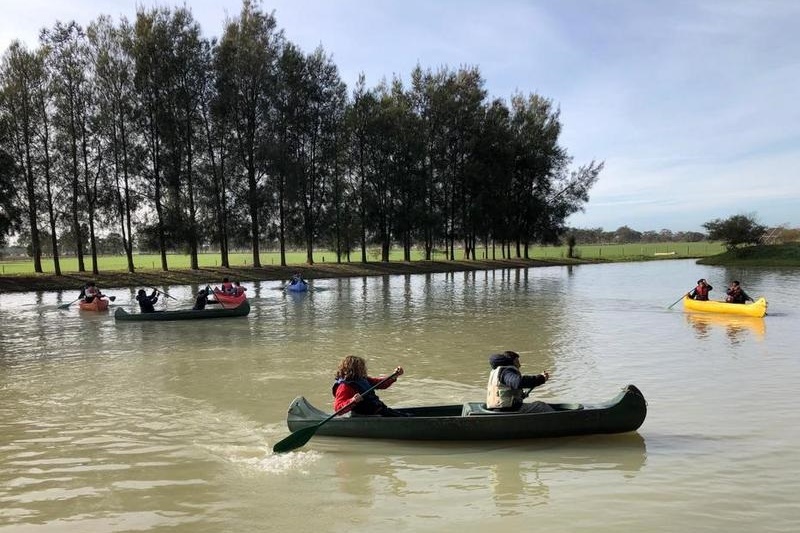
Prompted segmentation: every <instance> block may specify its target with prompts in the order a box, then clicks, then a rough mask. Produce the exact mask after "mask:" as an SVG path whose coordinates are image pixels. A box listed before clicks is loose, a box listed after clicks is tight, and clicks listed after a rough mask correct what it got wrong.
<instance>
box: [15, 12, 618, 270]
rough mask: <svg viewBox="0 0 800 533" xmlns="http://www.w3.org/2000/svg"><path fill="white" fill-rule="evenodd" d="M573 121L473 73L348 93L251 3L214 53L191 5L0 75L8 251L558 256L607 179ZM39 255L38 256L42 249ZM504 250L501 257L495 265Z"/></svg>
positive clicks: (361, 86)
mask: <svg viewBox="0 0 800 533" xmlns="http://www.w3.org/2000/svg"><path fill="white" fill-rule="evenodd" d="M561 128H562V124H561V122H560V110H559V109H558V107H557V106H556V105H555V104H554V103H553V101H552V100H550V99H547V98H545V97H542V96H540V95H538V94H528V95H524V94H522V93H517V94H514V95H512V96H511V97H510V99H508V100H504V99H500V98H490V97H489V95H488V94H487V90H486V88H485V81H484V79H483V78H482V76H481V73H480V70H479V69H478V68H477V67H467V66H462V67H459V68H457V69H453V68H450V67H447V66H444V67H439V68H438V69H436V70H431V69H426V68H423V67H422V66H419V65H418V66H417V67H416V68H415V69H414V70H413V71H412V72H411V73H410V77H409V80H407V81H404V80H403V79H402V78H401V77H399V76H397V75H395V76H394V77H392V78H391V79H384V80H382V81H380V82H378V83H377V84H376V85H374V86H368V85H367V82H366V79H365V77H364V76H363V75H362V76H360V78H359V79H358V81H357V82H356V83H355V85H354V87H352V88H351V89H348V87H347V86H346V85H345V83H344V82H343V81H342V79H341V77H340V74H339V71H338V68H337V66H336V64H335V63H334V62H333V60H332V58H331V57H330V55H328V54H327V53H326V52H325V50H324V49H323V48H322V47H319V48H317V49H316V50H314V51H313V52H310V53H305V52H304V51H303V50H301V49H300V48H299V47H298V46H296V45H295V44H294V43H292V42H291V41H290V40H289V39H288V38H287V37H286V35H285V34H284V32H283V31H282V30H281V29H279V27H278V24H277V21H276V19H275V16H274V14H272V13H269V12H266V11H264V10H263V8H262V7H261V6H260V5H259V4H257V3H254V2H252V1H250V0H244V2H243V3H242V7H241V11H240V13H239V14H238V16H236V17H234V18H232V19H229V20H226V21H224V24H223V31H222V36H221V37H220V38H218V39H216V38H214V39H211V38H206V37H204V34H203V32H202V31H201V28H200V26H199V24H198V23H197V21H196V20H194V18H193V16H192V13H191V11H190V10H189V9H188V8H185V7H176V8H165V7H161V8H151V9H144V8H140V9H139V11H138V12H137V14H136V19H135V20H134V21H132V22H131V21H128V20H127V19H125V18H122V19H120V20H118V21H116V22H115V21H113V20H112V19H111V18H110V17H108V16H100V17H98V18H97V19H96V20H94V21H93V22H91V23H90V24H89V25H88V27H86V28H82V27H81V26H79V25H78V24H76V23H74V22H70V23H62V22H57V23H55V24H54V25H53V26H52V27H50V28H45V29H43V30H42V31H41V35H40V40H39V43H38V47H37V48H35V49H31V48H28V47H27V46H26V45H25V44H23V43H21V42H19V41H15V42H14V43H12V44H11V45H10V46H9V48H8V49H7V50H6V51H5V52H4V54H3V57H2V64H0V193H2V196H3V204H2V207H3V208H2V211H0V234H2V235H3V236H6V235H8V234H10V233H17V234H18V235H25V238H26V239H27V240H29V243H30V249H31V253H32V256H33V260H34V268H35V270H36V271H37V272H41V271H42V265H41V261H42V254H43V250H44V252H45V253H47V254H48V255H51V256H52V258H53V260H54V264H55V271H56V273H57V274H60V273H61V269H60V265H59V257H60V256H61V255H62V254H70V255H74V256H76V257H77V260H78V268H79V270H80V271H85V270H86V268H85V265H86V257H87V255H91V259H92V261H91V264H92V269H93V270H94V272H95V273H96V272H97V264H98V263H97V254H98V245H97V242H98V238H99V237H100V236H103V235H108V234H115V235H118V236H119V238H120V240H121V243H122V248H123V249H124V253H125V255H126V256H127V258H128V270H129V271H130V272H133V271H134V262H133V254H134V253H136V252H137V251H144V250H148V251H156V250H157V251H158V252H159V254H160V256H161V268H162V269H163V270H168V268H169V265H168V252H171V251H178V250H180V251H185V252H188V254H189V255H190V258H191V265H192V268H197V267H198V259H197V257H198V253H200V252H201V251H203V250H205V249H208V248H213V249H214V250H219V253H220V260H221V261H220V263H221V264H222V265H223V266H228V254H229V250H232V249H242V248H246V249H249V250H250V251H251V252H252V258H253V265H254V266H256V267H259V266H261V263H260V252H261V251H262V249H264V248H267V247H268V248H269V249H272V250H275V249H277V250H279V251H280V257H281V264H283V265H285V264H286V260H285V253H286V250H287V248H288V247H300V248H301V249H305V250H306V252H307V258H308V262H309V263H312V262H313V256H312V254H313V250H314V249H315V247H320V248H325V249H331V250H333V251H334V252H335V253H336V257H337V261H344V260H346V261H350V260H351V253H352V254H356V255H357V254H360V260H361V261H367V247H368V246H379V247H380V249H381V260H382V261H388V260H389V251H390V249H391V248H393V247H402V249H403V251H404V257H405V259H406V260H410V258H411V250H412V248H418V249H420V250H422V251H423V252H424V256H425V257H426V258H427V259H430V258H431V254H432V253H433V252H434V250H435V249H443V250H444V251H445V252H446V254H447V257H449V258H450V259H455V258H456V257H455V255H456V250H457V249H459V250H463V253H464V256H465V257H467V258H473V259H474V258H475V254H476V250H477V249H478V248H479V247H480V246H483V247H484V249H485V251H486V253H487V256H491V257H496V256H497V255H500V256H502V257H511V256H512V255H516V256H517V257H527V253H528V246H529V245H532V244H534V243H553V242H556V241H557V240H558V239H559V237H560V235H561V234H562V233H563V231H564V223H565V219H566V218H567V217H568V216H569V215H570V214H572V213H574V212H576V211H578V210H580V209H581V208H582V206H583V205H584V204H585V202H586V201H588V192H589V190H590V188H591V187H592V185H593V184H594V183H595V181H596V180H597V177H598V175H599V173H600V171H601V170H602V166H603V165H602V163H598V162H595V161H591V162H589V163H587V164H585V165H582V166H578V167H573V164H572V163H573V162H572V158H571V157H570V156H569V154H568V153H567V150H566V149H565V148H564V147H563V146H562V145H561V144H560V143H559V136H560V134H561ZM43 241H45V242H43ZM498 247H499V249H500V250H499V252H498V251H497V248H498Z"/></svg>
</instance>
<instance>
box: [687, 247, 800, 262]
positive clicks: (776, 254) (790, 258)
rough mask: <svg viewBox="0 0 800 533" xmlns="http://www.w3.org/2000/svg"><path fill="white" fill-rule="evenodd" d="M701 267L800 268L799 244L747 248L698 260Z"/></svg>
mask: <svg viewBox="0 0 800 533" xmlns="http://www.w3.org/2000/svg"><path fill="white" fill-rule="evenodd" d="M698 263H700V264H702V265H719V266H752V267H800V243H790V244H773V245H769V246H767V245H763V246H748V247H747V248H740V249H737V250H731V251H729V252H725V253H721V254H719V255H714V256H711V257H705V258H703V259H700V260H699V261H698Z"/></svg>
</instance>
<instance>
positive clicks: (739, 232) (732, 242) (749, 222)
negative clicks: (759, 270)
mask: <svg viewBox="0 0 800 533" xmlns="http://www.w3.org/2000/svg"><path fill="white" fill-rule="evenodd" d="M703 227H704V228H706V229H707V230H708V238H709V239H710V240H712V241H722V242H724V243H725V246H726V248H728V250H734V249H736V248H737V247H739V246H742V245H748V244H758V243H759V242H761V239H762V237H763V236H764V232H765V231H766V227H765V226H762V225H761V224H759V223H758V222H757V221H756V220H755V218H754V217H752V216H748V215H733V216H731V217H728V218H726V219H720V218H717V219H714V220H711V221H709V222H706V223H705V224H703Z"/></svg>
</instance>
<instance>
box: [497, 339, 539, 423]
mask: <svg viewBox="0 0 800 533" xmlns="http://www.w3.org/2000/svg"><path fill="white" fill-rule="evenodd" d="M489 365H490V366H491V367H492V371H491V372H490V373H489V383H487V385H486V407H487V408H489V409H491V410H493V411H514V412H519V413H546V412H549V411H552V410H553V408H552V407H550V405H548V404H546V403H545V402H529V403H523V400H524V399H525V397H526V396H527V394H526V393H525V392H524V391H523V390H522V389H533V388H535V387H538V386H539V385H544V384H545V383H546V382H547V380H548V379H550V373H549V372H548V371H547V370H545V371H544V372H542V373H541V374H536V375H523V374H522V373H521V372H520V371H519V368H520V363H519V354H518V353H517V352H512V351H505V352H502V353H498V354H494V355H490V356H489Z"/></svg>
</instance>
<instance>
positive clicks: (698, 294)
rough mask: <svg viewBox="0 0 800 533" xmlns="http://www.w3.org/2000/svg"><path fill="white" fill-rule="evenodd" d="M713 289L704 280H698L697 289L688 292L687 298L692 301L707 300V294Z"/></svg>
mask: <svg viewBox="0 0 800 533" xmlns="http://www.w3.org/2000/svg"><path fill="white" fill-rule="evenodd" d="M713 289H714V287H712V286H711V285H709V284H708V282H707V281H706V280H704V279H698V280H697V287H695V288H694V289H692V290H691V291H690V292H689V298H691V299H692V300H708V293H709V291H711V290H713Z"/></svg>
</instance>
